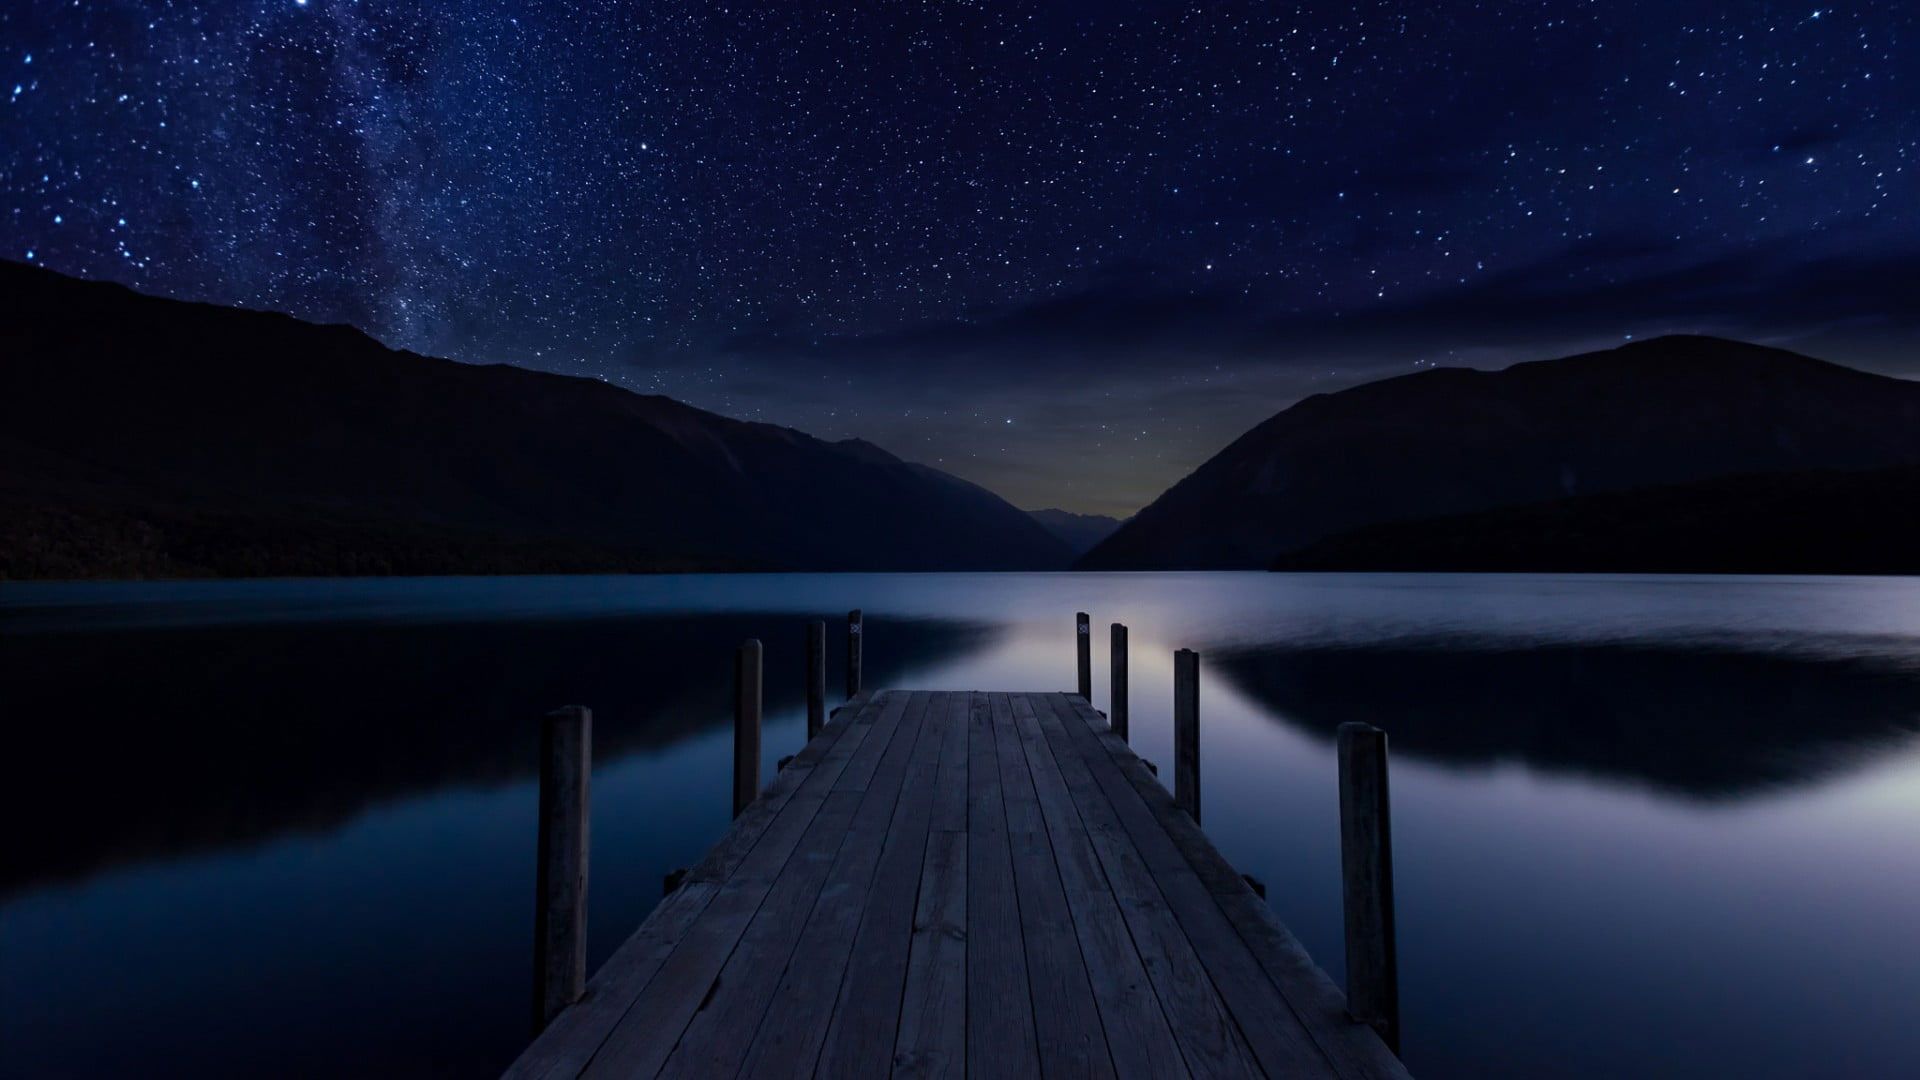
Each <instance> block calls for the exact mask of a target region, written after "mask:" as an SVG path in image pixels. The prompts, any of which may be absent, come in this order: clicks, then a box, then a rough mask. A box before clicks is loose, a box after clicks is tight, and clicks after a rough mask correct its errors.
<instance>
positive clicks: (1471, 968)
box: [0, 574, 1920, 1077]
mask: <svg viewBox="0 0 1920 1080" xmlns="http://www.w3.org/2000/svg"><path fill="white" fill-rule="evenodd" d="M856 606H857V607H861V608H864V609H865V610H866V613H867V647H866V664H867V672H868V677H867V682H868V685H869V686H874V687H901V688H920V687H923V688H938V689H1055V688H1061V689H1064V688H1070V687H1071V684H1072V680H1073V659H1072V649H1073V613H1074V612H1075V611H1076V610H1084V611H1088V612H1091V613H1092V615H1093V618H1094V623H1095V628H1096V641H1097V642H1099V645H1100V647H1098V648H1096V650H1095V665H1094V676H1095V678H1094V681H1095V685H1096V688H1097V690H1096V693H1095V704H1096V705H1097V706H1098V707H1100V708H1102V709H1105V708H1106V707H1107V702H1106V692H1105V684H1106V657H1105V655H1104V653H1105V641H1106V631H1105V627H1106V624H1107V623H1108V622H1110V621H1115V620H1118V621H1121V622H1125V623H1127V624H1128V625H1129V626H1130V627H1131V637H1132V643H1133V652H1132V670H1133V685H1134V702H1133V735H1134V738H1133V741H1134V743H1135V745H1136V746H1137V747H1138V748H1139V749H1140V751H1141V753H1142V754H1143V755H1144V756H1146V757H1148V758H1150V759H1152V760H1155V761H1158V762H1161V763H1163V765H1164V764H1166V763H1170V762H1171V760H1172V739H1171V732H1170V728H1169V722H1168V721H1169V714H1170V711H1171V705H1172V655H1171V654H1172V651H1173V650H1174V649H1175V648H1178V647H1191V648H1195V649H1198V650H1199V651H1200V652H1201V660H1202V675H1201V678H1202V684H1201V712H1202V721H1201V729H1202V734H1201V738H1202V757H1203V768H1204V775H1205V780H1206V789H1205V800H1206V802H1205V819H1206V822H1207V831H1208V832H1209V833H1210V834H1211V835H1212V836H1213V838H1214V839H1215V842H1216V843H1217V844H1218V845H1219V846H1220V847H1221V849H1222V850H1223V851H1224V852H1225V853H1226V855H1227V857H1228V858H1229V859H1231V860H1232V861H1233V862H1234V864H1235V865H1236V866H1237V867H1238V868H1239V869H1241V870H1244V871H1246V872H1248V873H1251V874H1253V875H1255V876H1256V877H1259V878H1261V879H1262V880H1263V881H1265V882H1266V883H1267V886H1268V890H1269V902H1270V903H1271V904H1272V905H1273V906H1274V908H1275V909H1276V911H1277V912H1278V913H1279V915H1280V917H1281V918H1282V919H1283V920H1284V921H1286V922H1287V923H1288V924H1289V925H1290V926H1291V927H1292V929H1293V930H1294V932H1295V933H1296V934H1297V935H1298V936H1299V937H1300V938H1301V940H1302V941H1303V943H1304V944H1305V945H1306V946H1307V948H1308V950H1309V951H1310V952H1311V953H1312V954H1313V956H1314V957H1315V958H1316V959H1317V960H1319V962H1320V963H1321V965H1322V966H1323V967H1325V968H1326V969H1327V970H1328V972H1329V973H1330V974H1332V975H1333V976H1334V978H1335V979H1336V981H1337V980H1339V979H1340V978H1342V974H1341V950H1340V917H1339V855H1338V847H1337V820H1336V804H1335V769H1334V761H1333V755H1332V733H1333V731H1334V729H1335V727H1337V726H1338V725H1339V724H1340V723H1341V722H1343V721H1346V720H1352V719H1364V720H1367V721H1370V722H1372V723H1375V724H1378V725H1379V726H1381V727H1383V728H1385V729H1387V731H1388V732H1389V733H1390V736H1391V739H1392V746H1393V751H1394V761H1393V798H1394V807H1393V810H1394V818H1395V820H1394V843H1395V859H1396V867H1395V870H1396V875H1397V878H1398V881H1397V886H1398V894H1399V895H1398V901H1399V910H1398V914H1399V923H1400V934H1401V937H1400V953H1401V964H1402V974H1401V979H1402V985H1403V995H1404V998H1403V1000H1404V1012H1405V1030H1406V1034H1405V1057H1406V1059H1407V1061H1408V1063H1409V1065H1410V1066H1411V1067H1412V1069H1413V1070H1414V1072H1415V1073H1416V1074H1417V1075H1420V1076H1422V1077H1485V1076H1528V1077H1544V1076H1565V1077H1619V1076H1629V1075H1631V1076H1674V1077H1680V1076H1688V1077H1691V1076H1702V1075H1715V1076H1735V1075H1737V1076H1743V1077H1859V1076H1888V1077H1892V1076H1920V919H1917V918H1915V917H1914V907H1915V902H1916V898H1920V580H1908V579H1818V578H1794V579H1789V578H1682V577H1647V578H1632V577H1575V576H1569V577H1548V576H1432V577H1427V576H1415V575H1322V576H1307V577H1294V576H1283V575H1268V574H1119V575H1088V574H1073V575H1067V574H1060V575H817V576H815V575H808V576H771V577H763V576H728V577H572V578H504V579H501V578H495V579H415V580H353V581H264V582H223V583H154V584H120V583H113V584H50V585H40V584H16V585H5V586H0V716H3V717H4V724H5V731H6V738H7V753H5V754H4V755H0V762H3V763H4V764H3V765H0V768H4V771H5V775H4V780H5V783H4V791H0V808H4V810H5V812H6V821H7V826H6V833H7V836H8V842H7V852H8V853H7V856H6V858H5V859H4V861H0V1072H5V1073H6V1074H7V1075H20V1076H36V1077H37V1076H125V1075H141V1076H155V1075H163V1074H165V1075H175V1074H177V1075H189V1074H191V1075H202V1076H204V1075H210V1074H211V1075H239V1074H246V1075H274V1076H339V1075H356V1076H372V1075H429V1074H430V1075H476V1076H479V1075H488V1074H492V1073H495V1072H497V1071H498V1070H499V1069H500V1068H501V1067H503V1066H504V1065H505V1064H506V1063H507V1062H509V1061H510V1060H512V1058H513V1057H514V1055H515V1054H516V1053H517V1052H518V1051H519V1050H520V1048H521V1047H522V1045H523V1044H524V1042H525V1036H526V1031H525V1027H526V1017H527V1014H528V1011H529V1008H530V1005H529V996H530V983H531V976H530V967H531V952H532V949H531V932H532V922H533V911H532V901H533V872H534V787H533V773H534V767H535V758H534V752H535V747H536V742H537V739H536V735H537V717H538V716H539V715H540V713H541V712H542V711H544V710H546V709H548V708H551V707H553V706H556V705H561V704H569V703H578V704H585V705H589V706H591V707H592V708H593V710H594V727H595V732H594V738H595V742H596V751H597V757H596V762H595V769H596V771H595V775H594V787H593V815H594V817H593V853H592V858H593V862H592V891H591V907H590V918H589V926H590V930H591V954H592V955H591V959H592V961H593V962H594V963H595V964H598V962H599V961H600V960H602V959H604V958H605V957H606V956H607V954H609V953H610V952H611V951H612V950H613V949H614V947H615V946H616V945H617V944H618V943H619V942H620V941H621V940H622V939H623V938H624V937H625V936H626V935H627V934H628V933H629V932H630V931H631V930H632V929H633V928H634V927H635V926H637V925H638V924H639V922H640V921H641V919H643V918H644V917H645V916H646V914H647V912H648V910H649V909H650V908H651V907H652V906H653V904H654V903H655V902H656V901H657V900H658V898H659V893H660V880H661V876H662V875H663V874H665V873H666V872H668V871H669V870H672V869H674V868H675V867H680V866H687V865H691V864H692V863H694V862H695V861H697V860H698V858H699V856H700V855H701V853H702V852H703V851H704V850H705V849H706V848H707V847H708V846H709V845H710V844H711V843H712V842H713V841H714V840H715V839H716V838H717V837H718V836H719V835H720V834H721V833H722V832H723V831H724V830H725V828H726V826H727V822H728V818H729V815H728V799H729V790H730V789H729V780H728V775H729V773H728V755H729V745H730V738H731V727H730V725H731V720H730V708H731V706H730V688H729V682H728V679H729V672H730V668H731V663H732V649H733V647H734V645H735V644H737V643H738V641H740V640H741V639H743V638H746V637H759V638H761V639H763V640H764V641H765V644H766V663H767V669H766V670H767V682H768V689H767V706H768V726H767V731H766V735H765V738H764V745H765V751H766V761H765V763H764V766H765V769H766V773H767V775H768V776H771V775H772V770H773V768H774V762H775V760H776V759H777V758H779V757H781V756H783V755H785V754H789V753H792V752H793V751H794V750H796V749H797V748H798V747H799V745H800V744H801V742H802V730H803V720H802V713H801V709H802V682H801V678H802V675H801V664H802V651H803V645H804V640H805V638H804V633H805V630H804V627H805V624H806V623H807V622H808V621H811V620H813V619H817V618H825V619H828V620H830V621H831V622H832V624H833V626H834V627H835V632H834V633H832V634H831V635H830V637H831V638H832V641H833V652H832V653H830V656H829V672H830V679H829V681H830V683H833V682H836V681H837V678H838V672H839V670H840V669H839V665H840V662H841V660H840V652H839V650H840V647H841V639H842V634H841V632H840V631H839V630H838V627H839V625H840V620H841V619H843V618H844V613H845V611H846V609H848V608H850V607H856ZM1162 771H1163V774H1165V775H1171V770H1170V769H1166V768H1163V770H1162Z"/></svg>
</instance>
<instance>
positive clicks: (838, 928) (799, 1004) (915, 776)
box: [740, 693, 947, 1076]
mask: <svg viewBox="0 0 1920 1080" xmlns="http://www.w3.org/2000/svg"><path fill="white" fill-rule="evenodd" d="M946 697H947V695H945V694H939V693H934V694H930V695H928V698H927V708H928V712H927V714H926V719H925V720H924V721H923V726H922V729H921V733H920V740H921V742H920V744H918V745H916V747H915V759H914V762H913V764H912V765H911V766H910V767H909V774H908V778H907V781H906V786H905V789H904V790H903V792H902V796H903V797H912V796H913V792H914V789H915V788H916V787H917V786H925V785H924V784H923V777H924V776H925V775H926V774H925V773H924V771H923V770H922V768H921V759H920V756H919V755H920V754H921V753H922V750H921V745H924V744H925V743H926V742H927V741H928V740H932V741H934V742H935V743H937V742H938V741H939V739H940V725H941V723H942V714H943V710H942V705H943V702H944V700H945V698H946ZM909 812H910V811H909ZM898 813H899V806H898V803H897V801H896V804H895V806H894V807H893V808H891V810H890V811H889V812H888V813H885V814H882V813H881V812H880V809H879V807H878V804H875V805H874V807H873V808H872V809H870V810H868V809H865V808H864V804H863V812H862V813H859V814H857V815H855V817H854V821H853V824H852V825H851V826H850V827H849V828H848V830H847V838H846V840H845V842H844V843H842V844H841V846H840V853H839V855H838V856H837V857H836V858H835V860H834V864H833V868H832V869H831V870H830V871H829V872H828V874H827V880H826V883H825V885H824V886H823V887H822V888H821V890H820V897H819V900H818V902H817V903H816V904H815V905H814V909H813V912H812V913H811V914H810V915H809V916H808V919H807V924H806V926H805V928H803V929H802V930H801V931H800V938H799V941H798V943H797V944H796V945H795V946H794V950H793V955H792V956H791V957H790V958H789V960H788V962H787V970H786V972H785V973H784V974H783V975H782V976H781V979H780V985H779V988H778V989H777V990H776V992H775V993H774V996H773V1001H772V1003H771V1004H770V1005H769V1006H768V1008H767V1011H766V1013H765V1015H763V1016H762V1017H761V1020H760V1027H759V1030H758V1031H757V1032H753V1033H750V1035H751V1040H750V1042H749V1044H748V1046H747V1050H746V1058H745V1061H744V1062H743V1063H742V1065H741V1069H740V1075H742V1076H810V1075H812V1074H813V1068H814V1062H815V1060H816V1059H817V1058H818V1057H819V1054H820V1047H821V1043H822V1041H823V1040H824V1037H825V1034H826V1031H827V1026H828V1021H829V1019H830V1017H831V1016H832V1015H833V1008H834V1004H835V1000H836V992H837V990H838V987H839V984H840V980H841V977H842V974H843V973H844V972H845V970H846V966H847V963H848V960H849V955H850V953H851V947H852V946H851V943H852V941H853V939H854V935H855V931H856V930H857V929H858V927H859V925H860V919H861V916H862V914H863V913H864V911H865V907H866V902H867V899H868V898H869V896H870V895H871V890H870V887H871V885H872V882H873V877H874V873H875V869H876V867H877V866H878V864H879V862H880V856H881V852H882V848H883V844H884V842H885V840H886V837H887V835H888V833H889V832H890V831H891V830H892V827H893V820H894V817H895V816H896V815H897V814H898ZM747 1034H749V1033H743V1036H742V1037H743V1040H745V1039H746V1036H747Z"/></svg>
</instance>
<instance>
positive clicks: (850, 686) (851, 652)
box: [847, 608, 865, 701]
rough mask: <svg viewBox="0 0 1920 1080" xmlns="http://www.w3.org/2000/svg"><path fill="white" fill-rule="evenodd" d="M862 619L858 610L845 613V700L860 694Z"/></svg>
mask: <svg viewBox="0 0 1920 1080" xmlns="http://www.w3.org/2000/svg"><path fill="white" fill-rule="evenodd" d="M863 621H864V620H863V618H862V616H861V614H860V609H859V608H854V609H853V610H852V611H849V612H847V700H848V701H852V700H853V699H854V698H855V697H856V696H858V695H859V693H860V639H861V638H862V637H864V636H865V635H864V634H862V633H861V632H860V629H861V624H862V622H863Z"/></svg>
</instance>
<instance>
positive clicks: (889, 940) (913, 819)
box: [756, 694, 964, 1076]
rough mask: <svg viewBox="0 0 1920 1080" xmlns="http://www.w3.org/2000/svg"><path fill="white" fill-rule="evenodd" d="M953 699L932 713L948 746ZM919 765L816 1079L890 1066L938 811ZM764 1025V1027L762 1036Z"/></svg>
mask: <svg viewBox="0 0 1920 1080" xmlns="http://www.w3.org/2000/svg"><path fill="white" fill-rule="evenodd" d="M956 698H960V699H961V700H962V702H964V695H953V694H949V695H946V696H945V700H944V701H936V702H935V703H934V705H933V707H932V708H931V709H930V711H931V712H934V713H937V714H938V717H939V720H940V724H941V726H942V730H939V731H935V732H931V733H929V737H930V738H931V739H932V740H933V741H934V742H935V743H936V744H939V745H942V746H944V745H945V743H946V738H945V732H944V726H945V725H947V724H951V723H953V722H955V720H956V719H957V716H956V711H957V710H956V709H955V708H954V705H955V699H956ZM941 706H945V707H944V708H943V707H941ZM919 765H920V768H919V769H916V778H915V780H914V782H912V783H910V784H909V785H908V788H907V791H906V793H905V794H904V795H903V797H902V799H901V803H900V805H899V806H898V807H897V808H895V810H894V814H893V820H892V821H891V822H890V823H889V824H888V828H887V830H886V839H885V843H884V846H882V847H881V851H880V861H879V865H878V866H877V867H876V868H875V870H874V874H873V881H872V883H871V884H870V885H869V887H868V889H867V892H866V899H865V902H864V904H862V905H861V908H860V913H859V919H860V921H859V928H858V929H857V930H856V931H855V932H854V933H852V934H850V935H847V936H846V937H845V938H843V939H842V942H841V955H843V956H845V960H844V961H842V963H843V965H844V974H843V975H842V976H841V978H840V980H839V988H838V995H837V996H836V997H835V999H834V1003H833V1016H832V1020H831V1021H830V1022H829V1023H828V1024H827V1025H826V1030H825V1041H824V1043H820V1044H818V1045H819V1047H820V1057H819V1066H818V1073H819V1075H822V1076H877V1075H879V1074H881V1073H884V1072H887V1071H888V1070H889V1069H890V1068H891V1067H892V1063H893V1046H894V1041H895V1039H896V1037H897V1036H898V1033H899V1028H900V1002H901V993H902V990H903V988H904V986H905V983H906V975H907V960H908V952H909V949H910V948H911V947H912V943H913V917H914V905H913V904H909V903H905V902H903V901H904V898H906V897H910V896H913V895H914V894H915V891H916V890H917V889H918V888H919V885H920V876H921V872H922V870H923V869H924V865H925V855H926V850H927V824H928V821H929V820H930V818H931V816H932V811H933V783H932V779H933V777H934V776H937V775H938V762H937V761H936V762H934V763H933V766H932V767H931V768H929V767H928V763H927V762H926V761H925V760H924V759H922V760H921V762H919ZM848 943H850V947H849V944H848ZM816 985H819V986H820V987H821V992H822V993H825V992H826V991H825V989H824V988H825V986H827V985H831V984H829V983H826V982H824V981H816ZM770 1022H771V1021H769V1022H768V1023H770ZM766 1027H767V1024H766V1023H763V1024H762V1029H763V1031H764V1030H765V1028H766ZM814 1036H815V1032H812V1031H808V1032H803V1033H800V1036H799V1037H801V1038H813V1037H814ZM756 1075H757V1074H756Z"/></svg>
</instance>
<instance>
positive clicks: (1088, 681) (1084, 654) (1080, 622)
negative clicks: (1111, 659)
mask: <svg viewBox="0 0 1920 1080" xmlns="http://www.w3.org/2000/svg"><path fill="white" fill-rule="evenodd" d="M1073 638H1074V643H1075V646H1076V647H1077V648H1078V650H1079V653H1078V656H1077V660H1076V664H1075V670H1076V671H1077V672H1078V673H1079V675H1080V697H1081V700H1083V701H1087V702H1089V703H1090V702H1092V701H1093V628H1092V626H1091V625H1090V623H1089V620H1088V619H1087V613H1086V612H1084V611H1081V612H1076V613H1075V614H1074V616H1073Z"/></svg>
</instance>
